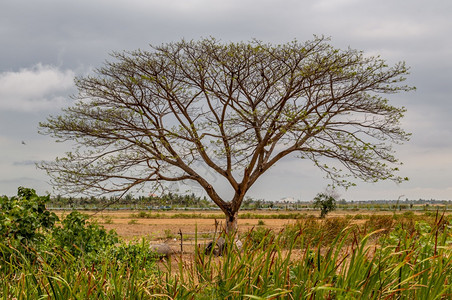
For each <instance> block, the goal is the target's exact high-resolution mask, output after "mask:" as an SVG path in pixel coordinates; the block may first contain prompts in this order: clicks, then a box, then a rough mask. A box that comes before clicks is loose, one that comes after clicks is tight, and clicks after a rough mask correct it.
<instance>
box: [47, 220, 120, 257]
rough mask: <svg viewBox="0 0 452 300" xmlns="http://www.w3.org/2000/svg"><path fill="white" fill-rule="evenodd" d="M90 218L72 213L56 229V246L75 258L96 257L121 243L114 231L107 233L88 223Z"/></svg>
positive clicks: (54, 234) (54, 236) (54, 231)
mask: <svg viewBox="0 0 452 300" xmlns="http://www.w3.org/2000/svg"><path fill="white" fill-rule="evenodd" d="M88 218H89V217H88V216H87V215H84V214H81V213H79V212H77V211H73V212H71V213H70V214H69V215H68V216H67V217H66V218H65V219H64V220H63V221H62V222H61V225H62V226H61V227H55V228H54V230H53V233H52V238H53V241H54V243H55V245H57V246H60V247H62V248H63V249H64V250H66V251H68V252H69V253H71V254H72V255H74V256H80V255H82V254H85V255H89V254H92V256H95V255H96V254H97V253H98V252H101V251H104V250H106V249H107V248H108V247H111V246H112V245H114V244H115V243H117V242H118V241H119V238H118V235H117V234H116V232H114V231H110V232H107V231H106V230H105V229H104V228H103V227H101V226H100V225H98V224H96V223H90V222H87V220H88Z"/></svg>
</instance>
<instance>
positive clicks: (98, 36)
mask: <svg viewBox="0 0 452 300" xmlns="http://www.w3.org/2000/svg"><path fill="white" fill-rule="evenodd" d="M313 34H319V35H320V34H325V35H326V36H331V37H332V44H333V45H335V46H337V47H339V48H346V47H349V46H350V47H352V48H355V49H359V50H364V51H365V53H368V54H375V55H381V56H382V58H384V59H387V60H388V61H389V63H390V64H393V63H395V62H397V61H400V60H405V61H406V62H407V64H408V65H409V66H411V71H412V74H411V75H410V76H409V79H408V81H407V83H408V84H410V85H414V86H417V88H418V90H417V91H416V92H412V93H408V94H402V95H389V97H388V98H389V99H390V103H391V104H393V105H395V106H402V105H403V106H406V107H407V109H408V112H407V115H406V118H405V119H404V120H403V125H404V127H406V129H407V131H410V132H412V133H413V138H412V141H411V142H409V143H408V145H409V147H411V148H412V149H414V150H415V151H409V150H407V151H405V150H403V151H401V152H400V153H398V154H400V155H397V156H398V157H400V158H401V160H402V161H404V160H405V161H407V162H409V163H410V164H412V163H415V162H416V160H419V157H422V159H427V158H428V157H429V155H425V156H424V155H422V156H419V153H425V151H427V153H430V156H431V157H432V161H433V158H434V157H435V155H436V156H438V157H439V156H441V157H444V153H447V150H448V149H449V150H450V149H452V118H450V116H449V114H450V111H452V101H451V100H450V95H452V86H451V85H450V78H452V71H451V70H452V60H451V59H450V57H451V56H452V52H451V49H452V40H451V39H450V38H449V37H450V36H452V1H448V0H432V1H428V2H426V1H421V0H413V1H409V2H406V1H391V0H381V1H373V0H318V1H298V0H286V1H277V0H261V1H253V0H240V1H239V0H230V1H219V0H218V1H216V0H213V1H207V0H181V1H176V0H175V1H158V0H148V1H140V0H131V1H127V2H126V1H119V0H116V1H88V0H80V1H57V0H40V1H26V0H15V1H2V3H1V4H0V39H1V40H2V47H0V57H2V60H0V74H2V75H3V76H4V75H5V74H11V73H14V74H18V75H19V74H22V75H24V72H21V70H31V69H33V68H35V69H36V67H33V66H36V65H37V64H38V63H41V66H46V67H49V66H53V67H52V68H53V71H54V72H55V73H54V74H55V75H57V77H56V79H55V77H52V78H53V79H49V80H45V82H44V83H43V87H44V86H47V87H49V89H48V90H46V91H45V92H36V89H35V90H34V91H35V92H32V89H31V87H28V88H25V89H24V90H21V89H14V90H8V89H5V88H3V89H0V95H1V97H0V138H1V137H2V136H7V137H11V138H13V137H14V138H16V139H17V140H18V141H19V142H20V139H29V138H30V139H41V140H45V139H46V137H38V136H37V134H36V130H37V129H36V126H37V123H38V122H39V121H44V120H45V118H46V116H47V115H48V114H50V113H53V114H54V113H55V110H54V108H58V109H59V107H61V106H63V105H67V104H68V103H70V102H68V95H69V94H72V93H73V92H72V90H71V89H70V87H69V85H67V86H66V82H68V81H66V80H65V79H64V78H66V79H68V78H69V77H70V76H68V74H71V72H72V74H84V73H86V72H87V70H89V69H90V68H91V67H99V66H101V65H102V63H103V61H104V60H106V59H109V57H108V53H110V52H111V51H115V50H117V51H121V50H132V49H136V48H147V47H148V44H149V43H152V44H160V43H164V42H170V41H178V40H180V39H181V38H186V39H198V38H200V37H207V36H214V37H216V38H219V39H221V40H223V41H225V42H228V41H240V40H250V39H251V38H257V39H261V40H263V41H265V42H273V43H282V42H287V41H290V40H292V39H294V38H297V39H298V40H299V41H303V40H306V39H310V38H312V35H313ZM8 72H9V73H8ZM2 75H0V76H2ZM2 78H3V77H2ZM21 78H22V79H21V80H20V81H19V82H24V81H23V78H24V77H21ZM41 78H44V77H41ZM0 82H1V80H0ZM51 82H53V83H60V86H61V87H63V86H66V87H67V88H61V89H60V88H59V87H58V88H56V86H55V85H52V84H51ZM28 92H29V94H26V93H28ZM2 93H3V94H2ZM32 93H34V94H35V95H33V97H31V96H30V95H31V94H32ZM8 95H9V96H8ZM11 95H12V96H11ZM31 98H33V99H34V102H33V101H31V100H30V99H31ZM6 99H13V100H14V101H17V99H19V102H20V103H22V104H21V105H19V104H15V105H16V106H15V109H16V110H15V111H13V110H9V111H5V107H6V106H8V105H11V104H10V103H9V102H10V101H11V100H8V103H6V104H5V101H6ZM27 105H28V107H35V108H34V109H32V110H31V109H28V110H26V109H24V107H27ZM30 105H31V106H30ZM33 105H35V106H33ZM56 106H58V107H56ZM1 109H3V111H1ZM27 146H30V145H27ZM29 148H30V149H31V148H32V147H29ZM408 149H409V148H408ZM423 151H424V152H423ZM450 151H452V150H450ZM35 154H36V158H37V159H39V157H42V156H44V155H45V153H38V152H36V153H35ZM22 159H26V157H22ZM33 159H35V157H32V158H31V160H33ZM31 160H30V161H31ZM13 161H16V162H17V163H20V162H22V160H21V157H18V158H14V159H13ZM291 162H292V160H291ZM436 164H437V163H436V162H435V165H436ZM16 167H20V164H19V165H16ZM424 167H425V166H419V168H420V169H419V170H418V171H417V172H418V173H422V168H424ZM313 169H314V168H309V169H307V168H300V167H299V166H298V165H293V166H292V165H291V164H290V163H287V164H285V163H283V164H281V167H279V166H278V167H277V168H275V170H274V171H273V173H272V170H270V173H269V174H268V176H267V177H266V178H265V180H264V181H263V183H264V184H259V186H257V187H256V188H254V189H253V190H252V192H253V193H255V194H256V196H257V197H259V198H262V197H265V196H266V195H268V194H271V195H272V197H273V198H275V199H279V198H281V196H282V195H289V196H290V194H289V193H288V191H290V192H293V193H298V192H297V191H298V190H300V189H302V188H303V189H304V191H303V193H308V194H309V193H311V194H312V195H315V193H316V192H318V191H319V190H321V189H322V188H323V187H324V185H325V181H323V177H322V175H321V174H318V173H317V172H316V173H315V178H314V175H312V174H314V173H312V172H311V170H313ZM306 170H309V171H306ZM413 170H414V168H412V166H411V165H410V168H409V172H413V173H412V174H406V175H407V176H409V177H414V178H416V176H417V174H416V173H415V172H414V171H413ZM424 170H426V169H424ZM425 172H427V171H425ZM428 172H430V170H428ZM297 174H299V175H298V176H299V179H300V180H298V181H297V179H296V177H297ZM442 175H443V177H444V178H447V177H449V178H451V176H452V174H450V172H449V173H447V172H446V171H445V172H444V173H442ZM302 176H309V177H310V178H306V177H302ZM316 178H317V179H316ZM426 179H427V181H426V182H425V183H424V186H423V187H422V188H423V189H424V190H425V186H428V184H429V182H428V178H426ZM437 180H439V179H437ZM444 180H446V179H444ZM297 182H300V183H297ZM414 182H416V181H414ZM444 182H446V181H444ZM273 183H278V185H280V187H278V188H271V190H269V188H268V186H272V184H273ZM43 186H44V184H43ZM432 186H433V182H432ZM443 186H444V184H443ZM379 187H380V185H379ZM408 187H409V189H411V190H412V191H413V193H414V191H417V192H418V193H419V194H422V193H423V192H422V191H419V190H416V187H415V186H408ZM361 189H362V191H365V192H362V193H360V192H357V193H355V194H353V193H352V194H350V195H354V196H351V197H360V196H356V195H365V193H366V192H368V191H371V192H375V190H377V189H379V188H376V189H372V188H368V187H367V186H364V187H362V188H361ZM381 189H382V190H384V189H388V191H389V192H388V194H391V193H392V192H394V190H397V189H394V187H393V185H384V186H382V188H381ZM281 190H283V191H281ZM310 191H311V192H310ZM427 192H429V191H426V192H425V193H427ZM430 192H431V193H432V195H431V196H432V197H435V195H440V193H442V194H447V193H448V191H447V190H443V191H438V190H431V191H430ZM0 193H1V186H0ZM395 193H397V192H395ZM308 199H309V198H308Z"/></svg>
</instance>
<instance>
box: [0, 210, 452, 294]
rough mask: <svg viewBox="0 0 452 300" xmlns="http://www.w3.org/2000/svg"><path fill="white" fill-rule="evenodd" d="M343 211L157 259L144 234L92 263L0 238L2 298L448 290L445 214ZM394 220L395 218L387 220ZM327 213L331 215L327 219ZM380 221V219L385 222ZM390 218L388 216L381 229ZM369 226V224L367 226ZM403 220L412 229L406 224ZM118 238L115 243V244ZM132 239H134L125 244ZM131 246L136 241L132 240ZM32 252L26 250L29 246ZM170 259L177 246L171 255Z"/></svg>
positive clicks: (450, 263)
mask: <svg viewBox="0 0 452 300" xmlns="http://www.w3.org/2000/svg"><path fill="white" fill-rule="evenodd" d="M373 221H374V222H375V226H376V227H379V228H372V226H370V224H367V225H365V226H364V228H358V227H356V226H354V225H351V223H349V222H348V220H347V219H346V218H343V219H332V220H325V221H322V222H320V223H319V222H314V220H309V219H306V220H300V221H299V222H297V224H294V225H290V226H287V227H286V228H285V230H283V231H281V232H279V233H275V232H273V231H271V230H268V229H265V228H263V227H258V228H256V229H255V230H252V231H250V232H248V233H247V234H244V235H241V236H240V237H239V238H240V239H241V241H242V242H243V247H242V248H241V249H239V248H238V247H237V246H236V243H235V241H234V237H232V236H231V237H226V238H227V250H226V251H225V255H224V256H222V257H214V256H213V255H210V254H205V253H204V251H203V250H204V249H203V248H202V247H196V250H195V253H194V257H193V259H190V260H189V261H182V260H179V263H178V264H176V265H177V267H176V269H174V268H175V264H174V263H171V261H168V262H166V263H165V262H164V263H162V265H163V267H160V268H157V267H156V265H155V263H154V262H153V261H152V262H151V260H150V258H147V257H145V256H142V255H140V253H143V252H145V247H146V243H145V242H144V241H142V243H139V244H136V245H125V244H123V245H122V246H118V247H116V248H114V249H113V250H112V249H110V250H109V251H108V252H106V253H104V254H103V259H99V260H98V262H97V263H96V264H90V263H86V262H84V261H83V257H82V258H81V259H80V258H79V259H76V258H74V257H73V256H71V254H69V253H68V252H65V251H63V250H57V249H53V250H52V251H50V250H49V251H46V252H40V253H38V252H36V253H33V255H31V254H29V253H28V254H27V253H23V252H21V251H19V250H16V249H13V248H11V247H9V246H8V245H5V244H0V249H1V252H0V257H1V261H0V268H1V269H0V270H1V272H0V284H1V289H0V296H1V297H2V298H4V299H9V298H17V299H38V298H43V299H45V298H52V299H54V298H55V299H156V298H157V299H158V298H160V299H450V298H451V297H452V248H451V243H452V236H451V228H450V225H449V223H448V221H447V220H446V219H445V218H444V217H442V216H438V215H436V217H435V218H434V220H433V221H432V222H426V221H423V220H416V221H413V220H412V219H409V218H408V219H404V220H397V222H391V223H390V224H389V221H388V220H386V219H384V220H379V219H378V218H376V219H373ZM393 221H394V220H393ZM328 222H329V223H328ZM383 225H384V226H383ZM388 225H390V226H389V227H390V228H389V229H388ZM374 229H375V230H374ZM408 229H409V230H408ZM121 247H122V248H121ZM128 247H132V248H128ZM134 247H135V248H134ZM29 250H30V251H31V252H32V250H31V249H29ZM173 259H177V255H176V257H175V258H173Z"/></svg>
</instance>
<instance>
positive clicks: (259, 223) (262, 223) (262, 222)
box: [257, 220, 265, 226]
mask: <svg viewBox="0 0 452 300" xmlns="http://www.w3.org/2000/svg"><path fill="white" fill-rule="evenodd" d="M257 225H258V226H263V225H265V222H264V221H262V220H259V221H257Z"/></svg>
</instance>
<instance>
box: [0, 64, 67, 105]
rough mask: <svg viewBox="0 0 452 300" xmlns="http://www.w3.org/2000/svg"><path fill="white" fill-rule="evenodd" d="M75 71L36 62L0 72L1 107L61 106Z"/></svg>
mask: <svg viewBox="0 0 452 300" xmlns="http://www.w3.org/2000/svg"><path fill="white" fill-rule="evenodd" d="M74 76H75V74H74V72H73V71H71V70H59V69H58V68H57V67H54V66H48V65H42V64H37V65H35V66H33V67H32V68H25V69H21V70H19V71H18V72H3V73H0V110H7V111H25V112H32V111H43V110H50V109H58V108H61V107H62V106H63V105H64V103H65V101H66V100H65V99H67V96H68V94H70V91H71V89H73V87H74V84H73V80H74Z"/></svg>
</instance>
